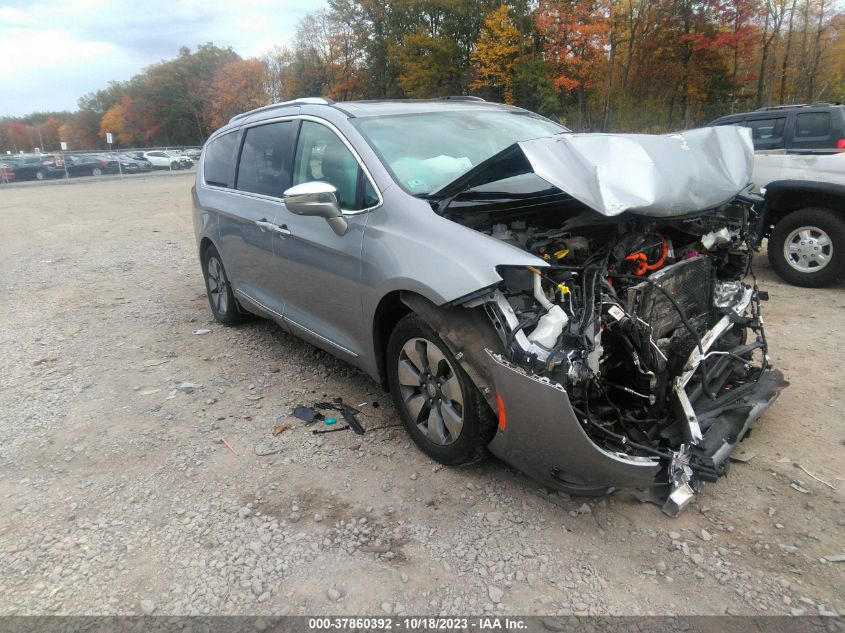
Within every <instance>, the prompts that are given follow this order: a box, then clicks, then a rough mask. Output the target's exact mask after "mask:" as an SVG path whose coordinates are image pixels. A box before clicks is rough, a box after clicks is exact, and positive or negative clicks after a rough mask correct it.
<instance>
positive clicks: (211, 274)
mask: <svg viewBox="0 0 845 633" xmlns="http://www.w3.org/2000/svg"><path fill="white" fill-rule="evenodd" d="M207 276H208V294H209V296H210V297H211V303H212V305H213V306H214V309H215V310H216V311H217V313H218V314H221V315H222V314H226V312H227V311H228V309H229V294H228V292H227V288H226V278H225V276H224V275H223V265H222V264H221V263H220V260H219V259H217V258H216V257H215V256H214V255H212V256H211V257H209V258H208V270H207Z"/></svg>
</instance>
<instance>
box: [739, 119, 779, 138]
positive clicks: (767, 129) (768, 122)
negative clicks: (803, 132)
mask: <svg viewBox="0 0 845 633" xmlns="http://www.w3.org/2000/svg"><path fill="white" fill-rule="evenodd" d="M785 123H786V117H777V118H771V119H755V120H752V121H748V123H747V126H748V127H750V128H751V136H752V138H753V139H754V140H755V141H767V140H771V139H779V138H781V137H782V136H783V126H784V124H785Z"/></svg>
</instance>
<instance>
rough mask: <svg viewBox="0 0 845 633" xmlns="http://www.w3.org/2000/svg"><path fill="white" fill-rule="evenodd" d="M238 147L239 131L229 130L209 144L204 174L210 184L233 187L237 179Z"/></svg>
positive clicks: (206, 150)
mask: <svg viewBox="0 0 845 633" xmlns="http://www.w3.org/2000/svg"><path fill="white" fill-rule="evenodd" d="M237 148H238V133H237V132H229V133H228V134H224V135H222V136H218V137H217V138H216V139H214V140H213V141H211V142H210V143H209V144H208V147H206V148H205V167H204V171H203V176H204V177H205V182H206V184H208V185H213V186H215V187H232V186H233V185H234V179H235V152H236V151H237Z"/></svg>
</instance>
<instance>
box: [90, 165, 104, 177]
mask: <svg viewBox="0 0 845 633" xmlns="http://www.w3.org/2000/svg"><path fill="white" fill-rule="evenodd" d="M91 175H92V176H102V175H103V170H102V169H100V168H99V167H94V169H92V170H91Z"/></svg>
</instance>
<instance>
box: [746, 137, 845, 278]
mask: <svg viewBox="0 0 845 633" xmlns="http://www.w3.org/2000/svg"><path fill="white" fill-rule="evenodd" d="M753 181H754V185H755V187H756V188H757V189H758V190H759V191H760V192H761V193H762V194H763V195H764V197H765V205H764V207H763V217H762V218H761V220H762V228H761V229H759V230H758V234H759V238H760V239H761V240H762V238H764V237H768V238H769V242H768V245H767V249H766V250H767V252H768V256H769V263H770V264H771V265H772V268H773V269H774V270H775V272H776V273H777V274H778V275H779V276H780V277H781V278H782V279H784V280H785V281H787V282H789V283H791V284H793V285H795V286H803V287H805V288H818V287H821V286H828V285H830V284H832V283H833V282H835V281H837V280H839V279H842V277H843V276H845V151H842V152H840V153H838V154H822V155H818V154H813V155H806V154H788V153H786V152H785V151H783V150H779V151H771V152H757V153H755V155H754V175H753Z"/></svg>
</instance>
